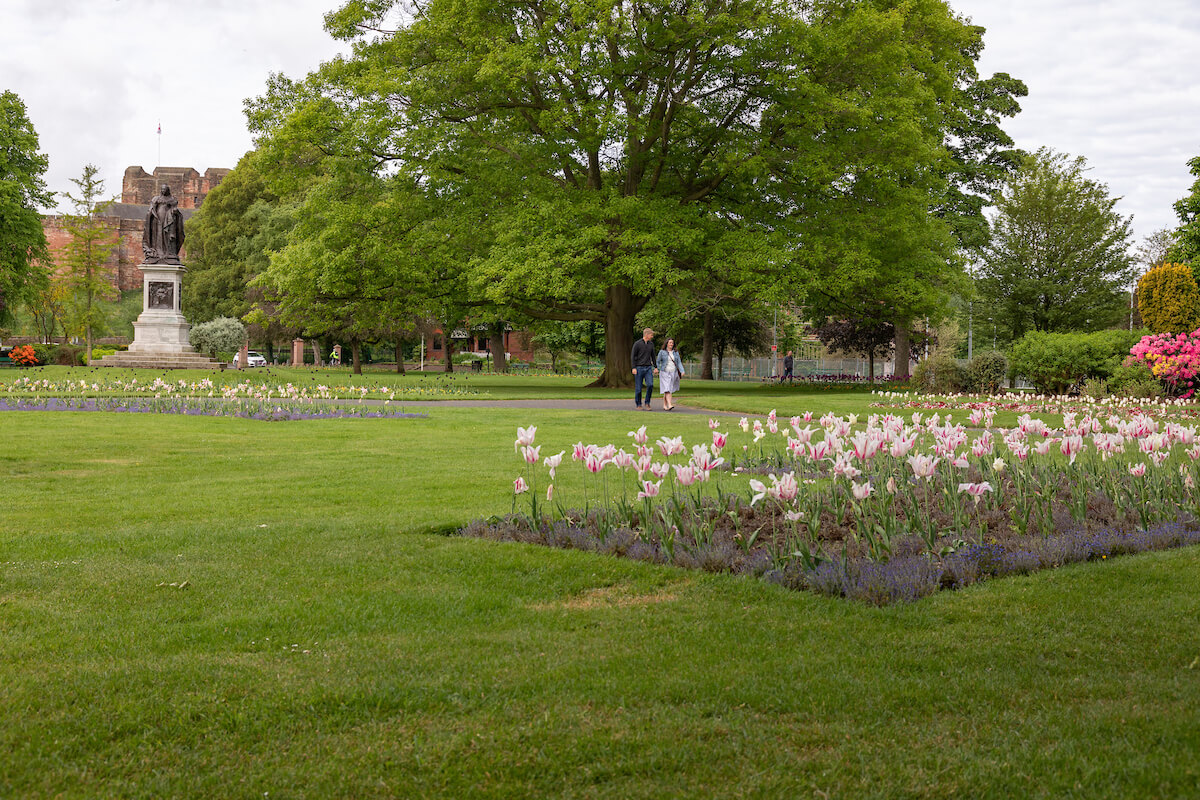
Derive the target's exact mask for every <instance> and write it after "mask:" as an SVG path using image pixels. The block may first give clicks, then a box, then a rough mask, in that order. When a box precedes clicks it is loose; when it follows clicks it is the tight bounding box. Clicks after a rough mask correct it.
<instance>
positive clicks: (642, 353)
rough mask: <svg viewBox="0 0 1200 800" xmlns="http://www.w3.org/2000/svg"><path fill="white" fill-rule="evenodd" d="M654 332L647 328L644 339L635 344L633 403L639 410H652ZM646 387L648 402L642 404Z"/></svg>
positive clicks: (655, 372) (656, 372) (654, 372)
mask: <svg viewBox="0 0 1200 800" xmlns="http://www.w3.org/2000/svg"><path fill="white" fill-rule="evenodd" d="M654 355H655V354H654V331H652V330H650V329H649V328H646V329H645V330H644V331H642V338H640V339H638V340H637V341H636V342H634V343H633V376H634V377H633V403H634V405H636V406H637V407H638V408H639V409H642V408H644V409H646V410H647V411H649V410H650V395H651V393H652V392H653V391H654V376H655V375H657V374H658V369H657V368H656V367H655V366H654ZM643 386H645V387H646V402H645V404H644V405H643V404H642V387H643Z"/></svg>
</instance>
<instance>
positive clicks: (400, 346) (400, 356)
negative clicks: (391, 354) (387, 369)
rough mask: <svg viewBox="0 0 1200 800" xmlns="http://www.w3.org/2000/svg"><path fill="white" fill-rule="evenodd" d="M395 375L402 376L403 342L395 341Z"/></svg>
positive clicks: (398, 339) (401, 340)
mask: <svg viewBox="0 0 1200 800" xmlns="http://www.w3.org/2000/svg"><path fill="white" fill-rule="evenodd" d="M396 373H397V374H399V375H403V374H404V340H403V339H400V338H397V339H396Z"/></svg>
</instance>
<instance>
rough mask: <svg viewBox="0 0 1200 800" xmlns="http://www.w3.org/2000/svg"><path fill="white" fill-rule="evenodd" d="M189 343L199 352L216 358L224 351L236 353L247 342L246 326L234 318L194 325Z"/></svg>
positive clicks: (218, 319) (218, 318)
mask: <svg viewBox="0 0 1200 800" xmlns="http://www.w3.org/2000/svg"><path fill="white" fill-rule="evenodd" d="M189 341H190V342H191V343H192V346H193V347H195V348H196V350H197V352H200V353H205V354H206V355H209V356H211V357H212V358H216V357H217V354H218V353H220V352H223V351H231V352H236V351H238V350H240V349H241V347H242V344H243V343H244V342H245V341H246V326H245V325H243V324H242V323H241V321H240V320H237V319H234V318H233V317H217V318H216V319H214V320H210V321H209V322H201V323H200V324H199V325H194V326H193V327H192V330H191V332H190V334H189Z"/></svg>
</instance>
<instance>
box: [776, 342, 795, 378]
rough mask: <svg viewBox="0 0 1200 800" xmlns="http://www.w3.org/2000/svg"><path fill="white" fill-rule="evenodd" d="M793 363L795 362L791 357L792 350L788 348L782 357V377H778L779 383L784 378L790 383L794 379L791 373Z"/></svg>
mask: <svg viewBox="0 0 1200 800" xmlns="http://www.w3.org/2000/svg"><path fill="white" fill-rule="evenodd" d="M795 364H796V362H795V360H794V359H793V358H792V351H791V350H788V351H787V355H786V356H784V357H783V377H782V378H780V379H779V382H780V383H783V382H784V381H785V380H786V381H787V382H788V383H791V382H792V381H794V380H795V379H796V378H795V376H793V375H792V367H794V366H795Z"/></svg>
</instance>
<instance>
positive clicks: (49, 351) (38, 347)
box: [29, 342, 55, 364]
mask: <svg viewBox="0 0 1200 800" xmlns="http://www.w3.org/2000/svg"><path fill="white" fill-rule="evenodd" d="M29 346H30V347H32V348H33V354H34V355H35V356H37V361H38V363H39V364H53V363H54V362H53V360H52V359H53V358H54V349H55V348H54V345H49V344H42V343H41V342H34V343H33V344H31V345H29Z"/></svg>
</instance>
